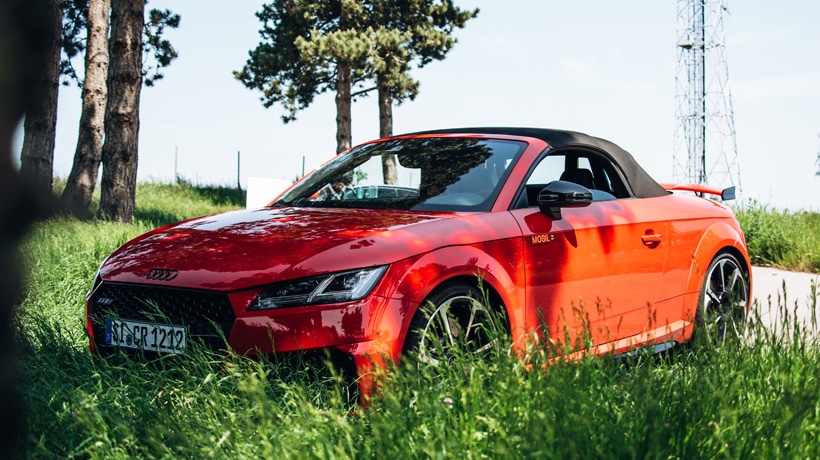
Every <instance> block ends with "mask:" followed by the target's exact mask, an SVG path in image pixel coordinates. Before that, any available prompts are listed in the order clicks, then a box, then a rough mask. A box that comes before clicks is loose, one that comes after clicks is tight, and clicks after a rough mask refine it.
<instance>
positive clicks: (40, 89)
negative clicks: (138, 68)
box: [20, 0, 63, 194]
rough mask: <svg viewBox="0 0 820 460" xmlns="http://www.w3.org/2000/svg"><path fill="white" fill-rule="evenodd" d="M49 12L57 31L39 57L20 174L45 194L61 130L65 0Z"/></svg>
mask: <svg viewBox="0 0 820 460" xmlns="http://www.w3.org/2000/svg"><path fill="white" fill-rule="evenodd" d="M47 14H48V16H49V18H48V22H49V24H51V25H52V27H53V29H52V30H51V32H52V33H53V34H54V35H53V37H51V39H50V40H49V42H50V43H49V46H48V52H46V53H43V54H42V55H40V56H36V57H35V60H36V66H37V68H38V71H37V73H36V77H35V79H36V80H35V81H34V83H33V84H34V86H35V87H36V93H35V94H37V95H38V96H37V99H36V100H35V101H33V103H32V104H31V106H30V107H29V108H28V110H27V112H26V121H25V122H24V124H23V129H24V131H25V134H24V136H23V150H22V151H21V153H20V176H21V177H22V179H23V180H24V181H28V182H29V183H31V184H33V185H34V186H35V188H36V189H37V190H38V191H40V192H41V193H49V194H50V193H51V184H52V176H53V174H54V137H55V135H56V133H57V90H58V88H59V86H60V51H61V49H62V45H61V43H60V38H61V32H62V23H63V5H62V1H61V0H49V1H48V8H47Z"/></svg>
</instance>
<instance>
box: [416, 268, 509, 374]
mask: <svg viewBox="0 0 820 460" xmlns="http://www.w3.org/2000/svg"><path fill="white" fill-rule="evenodd" d="M503 331H504V326H503V325H502V321H501V320H500V318H498V317H497V314H496V312H495V311H493V309H492V307H491V306H490V303H489V302H488V300H487V299H486V297H485V296H484V295H483V294H482V293H481V292H480V291H479V290H478V289H476V288H475V287H474V286H471V285H468V284H460V283H459V284H450V285H445V286H442V287H439V288H437V289H436V290H434V291H433V292H432V293H431V294H430V296H429V297H428V298H427V299H426V300H425V301H424V302H423V303H422V304H421V305H420V306H419V309H418V311H417V312H416V315H415V316H414V317H413V321H412V323H411V324H410V331H409V332H408V335H407V340H406V341H405V347H404V348H405V353H407V354H410V355H411V356H412V357H413V358H414V359H415V360H416V361H417V362H418V363H419V364H421V363H424V364H431V365H439V364H441V363H445V364H446V363H447V362H450V361H451V360H452V359H453V357H454V356H456V355H457V354H458V353H468V354H473V355H488V354H490V353H491V352H492V351H494V350H498V349H499V346H500V338H501V334H502V333H503Z"/></svg>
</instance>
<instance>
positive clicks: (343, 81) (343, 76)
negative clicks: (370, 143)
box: [336, 63, 353, 154]
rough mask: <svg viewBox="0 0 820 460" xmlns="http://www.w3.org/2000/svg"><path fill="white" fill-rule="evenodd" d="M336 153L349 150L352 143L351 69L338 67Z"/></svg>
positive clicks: (344, 65)
mask: <svg viewBox="0 0 820 460" xmlns="http://www.w3.org/2000/svg"><path fill="white" fill-rule="evenodd" d="M336 72H337V74H338V75H337V76H336V153H337V154H338V153H342V152H344V151H345V150H347V149H349V148H350V146H351V143H352V137H353V136H352V135H351V125H350V119H351V111H350V105H351V103H350V86H351V85H350V68H349V67H348V66H347V64H342V63H339V64H337V65H336Z"/></svg>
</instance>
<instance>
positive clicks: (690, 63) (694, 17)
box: [673, 0, 740, 192]
mask: <svg viewBox="0 0 820 460" xmlns="http://www.w3.org/2000/svg"><path fill="white" fill-rule="evenodd" d="M726 11H727V9H726V3H725V1H723V0H678V43H677V45H678V67H677V76H676V78H675V82H676V93H675V100H676V112H675V122H676V127H675V149H674V156H675V158H674V171H673V174H674V178H675V180H676V181H678V182H688V183H694V184H709V185H712V186H718V187H729V186H732V185H734V186H736V187H737V188H738V192H739V191H740V163H739V157H738V154H737V143H736V141H735V122H734V115H733V112H732V97H731V94H730V92H729V66H728V64H727V61H726V43H725V40H724V35H723V13H724V12H726Z"/></svg>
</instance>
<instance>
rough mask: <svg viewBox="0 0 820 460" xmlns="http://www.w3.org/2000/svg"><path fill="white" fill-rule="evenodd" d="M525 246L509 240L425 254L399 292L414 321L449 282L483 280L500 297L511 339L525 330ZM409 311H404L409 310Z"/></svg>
mask: <svg viewBox="0 0 820 460" xmlns="http://www.w3.org/2000/svg"><path fill="white" fill-rule="evenodd" d="M522 252H523V243H522V241H521V240H520V239H506V240H499V241H493V242H489V243H483V244H477V245H469V246H448V247H444V248H441V249H437V250H435V251H431V252H429V253H426V254H424V255H423V256H421V257H420V258H418V259H417V260H415V261H414V262H413V263H412V265H411V266H410V267H409V268H408V270H407V276H405V277H404V279H403V280H402V281H401V284H400V285H399V286H398V287H397V289H396V295H397V296H398V297H400V298H401V300H402V304H403V305H404V306H406V307H409V308H407V311H406V315H407V316H406V317H407V318H412V316H413V315H415V314H416V311H417V310H418V308H419V306H420V305H421V303H422V302H423V301H424V299H425V298H427V296H428V295H430V293H431V292H432V291H433V290H434V289H435V288H436V287H438V286H440V285H441V284H443V283H446V282H447V281H450V280H453V279H456V278H463V277H468V278H471V279H472V281H473V282H477V279H480V280H481V283H483V284H484V285H485V286H488V287H491V288H492V289H493V290H495V292H496V293H498V295H499V296H500V297H501V302H502V303H503V305H504V307H505V312H504V313H505V314H506V315H507V320H508V322H509V325H510V331H511V332H512V333H513V335H512V337H513V338H515V337H516V336H517V335H521V333H522V332H523V330H524V329H523V328H524V294H523V293H524V285H525V282H524V268H523V265H522V264H521V263H520V262H519V261H521V260H523V257H522ZM465 260H466V261H469V265H453V264H452V261H465ZM406 307H403V309H404V308H406ZM409 326H410V321H404V324H403V325H402V330H401V333H400V336H399V343H404V340H405V338H406V336H407V329H408V328H409Z"/></svg>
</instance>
